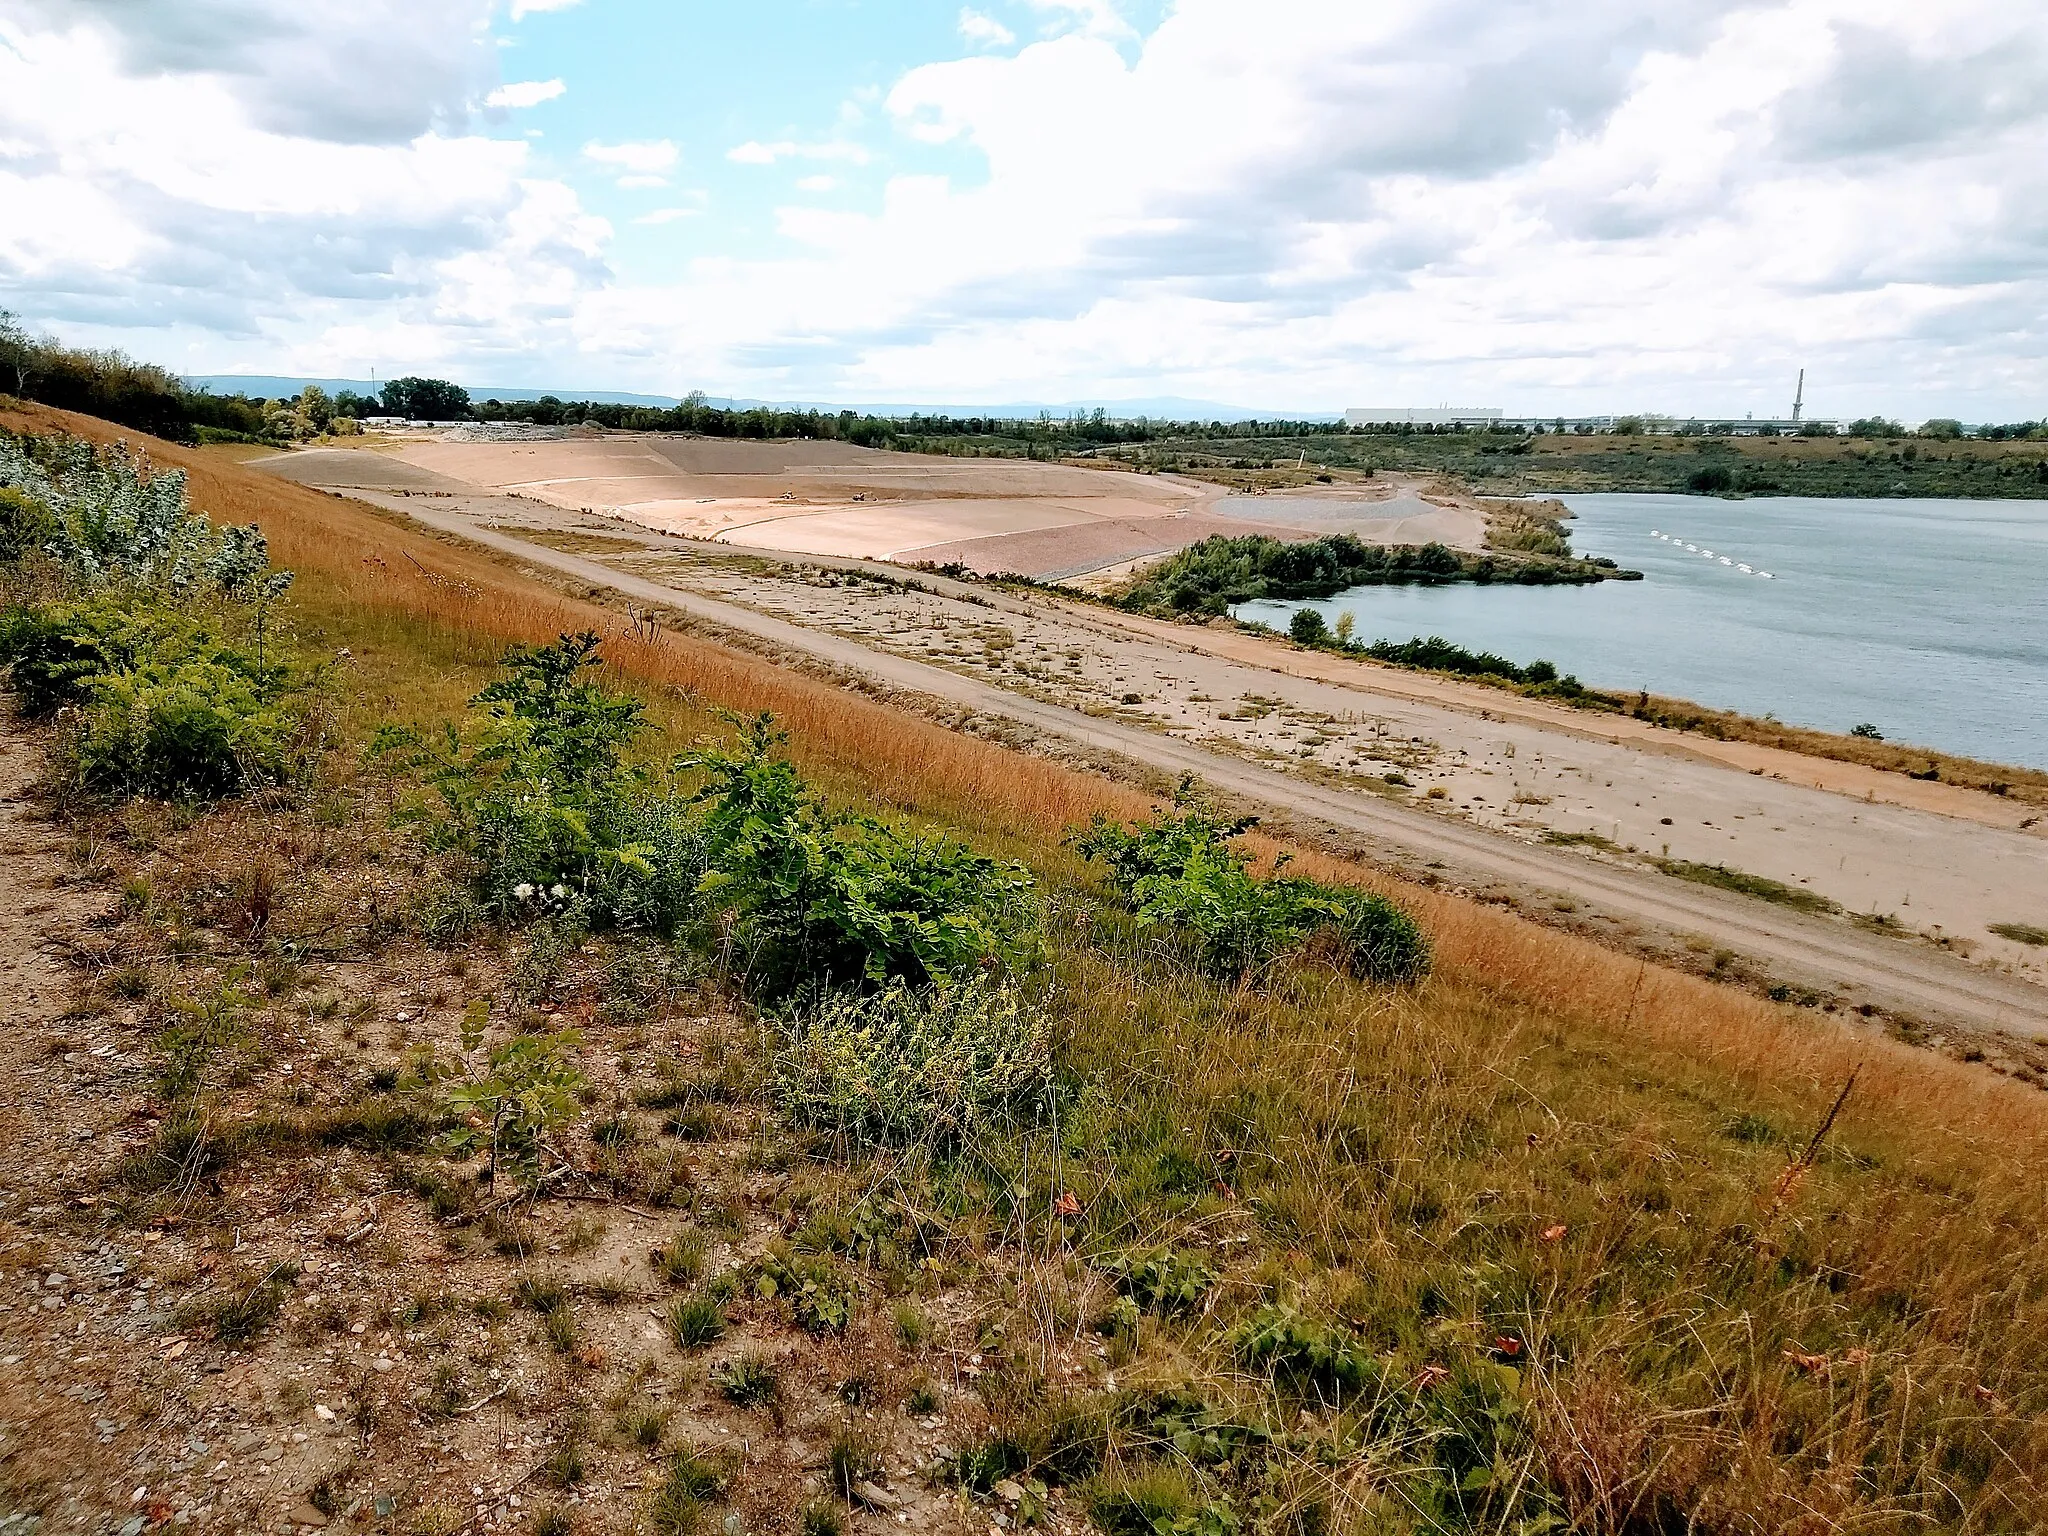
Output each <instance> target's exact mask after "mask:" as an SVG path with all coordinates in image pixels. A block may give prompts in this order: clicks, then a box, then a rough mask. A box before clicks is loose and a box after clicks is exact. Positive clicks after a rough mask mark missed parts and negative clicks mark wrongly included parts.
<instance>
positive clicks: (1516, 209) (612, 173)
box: [0, 0, 2048, 421]
mask: <svg viewBox="0 0 2048 1536" xmlns="http://www.w3.org/2000/svg"><path fill="white" fill-rule="evenodd" d="M0 308H5V309H9V310H12V311H14V312H15V313H16V314H17V315H19V316H20V317H21V319H22V320H23V321H24V322H26V323H27V324H29V325H30V326H31V327H32V328H35V329H38V330H43V331H47V332H49V333H51V334H54V335H56V336H58V337H60V338H62V339H63V340H65V341H67V342H71V343H73V344H85V345H93V346H114V347H120V348H122V349H124V350H126V351H128V352H129V353H131V354H132V355H135V356H137V357H141V358H145V359H147V360H150V361H155V362H161V363H163V364H165V365H166V366H169V367H172V368H175V369H178V370H180V371H183V372H187V373H266V374H286V375H299V376H317V377H340V378H368V377H370V376H372V375H373V374H374V375H375V376H377V377H382V378H388V377H391V376H394V375H396V374H401V373H425V374H433V375H439V376H445V377H451V378H455V379H459V380H461V381H464V382H467V383H470V384H475V385H500V386H529V387H548V388H559V389H566V390H571V391H573V390H574V389H577V388H583V389H591V390H638V391H644V392H647V393H656V394H669V395H680V394H683V393H685V392H687V391H688V390H691V389H699V388H701V389H703V390H705V391H707V392H708V393H710V394H712V395H714V396H728V395H740V396H747V397H753V398H765V399H791V400H795V399H801V400H830V401H845V402H861V401H892V402H928V403H941V404H948V405H974V404H985V403H996V402H1012V401H1020V400H1042V401H1047V402H1062V401H1070V400H1082V399H1101V400H1119V399H1137V398H1149V397H1157V396H1164V395H1171V396H1181V397H1191V398H1197V399H1205V400H1217V401H1223V402H1228V403H1232V404H1237V405H1244V406H1249V407H1252V408H1256V409H1261V410H1269V411H1276V412H1277V411H1290V410H1291V411H1303V412H1307V411H1317V412H1325V411H1335V410H1341V409H1344V408H1345V407H1347V406H1354V405H1372V406H1387V405H1407V406H1434V405H1441V404H1456V405H1480V406H1485V405H1492V406H1501V407H1503V408H1505V409H1507V410H1509V411H1510V412H1515V413H1532V414H1533V413H1542V414H1552V413H1560V414H1586V413H1595V412H1609V411H1669V412H1674V413H1682V414H1683V413H1695V412H1698V413H1716V414H1721V413H1737V412H1743V411H1753V412H1755V413H1756V414H1758V415H1767V414H1782V413H1784V412H1785V411H1786V410H1788V409H1789V407H1790V404H1791V395H1792V388H1793V382H1794V378H1795V376H1796V373H1797V371H1798V370H1799V369H1800V368H1801V367H1804V368H1805V369H1806V370H1807V375H1808V383H1807V406H1808V412H1809V414H1811V415H1819V416H1830V415H1832V416H1838V417H1842V418H1845V419H1846V418H1849V417H1853V416H1859V415H1865V414H1870V413H1882V414H1885V415H1892V416H1898V417H1901V418H1903V419H1906V420H1908V421H1916V420H1921V419H1925V418H1926V417H1929V416H1957V417H1961V418H1963V419H1964V420H1970V421H2003V420H2018V419H2026V418H2033V417H2040V416H2042V415H2044V414H2048V0H1995V3H1994V0H1933V3H1930V0H1777V3H1772V0H1762V3H1752V4H1726V3H1715V0H1663V3H1660V4H1659V5H1656V6H1646V5H1643V4H1641V3H1640V0H983V3H981V4H978V5H972V6H967V7H965V8H963V7H962V6H960V5H959V4H957V3H947V4H942V3H936V0H750V3H748V4H744V5H733V4H730V3H727V4H720V5H712V4H706V3H701V0H347V3H345V4H340V5H322V4H307V3H305V0H177V3H176V4H154V3H138V0H0Z"/></svg>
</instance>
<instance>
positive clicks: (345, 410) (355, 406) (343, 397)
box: [334, 389, 384, 421]
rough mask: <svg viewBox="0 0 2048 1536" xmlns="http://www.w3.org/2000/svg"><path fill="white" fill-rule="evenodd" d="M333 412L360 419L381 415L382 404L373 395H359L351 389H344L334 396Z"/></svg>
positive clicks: (382, 412)
mask: <svg viewBox="0 0 2048 1536" xmlns="http://www.w3.org/2000/svg"><path fill="white" fill-rule="evenodd" d="M334 414H335V415H337V416H353V417H355V418H356V419H357V420H359V421H360V420H361V419H362V418H363V417H365V416H381V415H383V414H384V405H383V402H382V401H380V400H379V399H378V398H377V397H376V396H375V395H359V394H357V393H356V392H355V391H354V390H352V389H344V390H341V391H339V392H338V393H337V394H336V395H335V397H334Z"/></svg>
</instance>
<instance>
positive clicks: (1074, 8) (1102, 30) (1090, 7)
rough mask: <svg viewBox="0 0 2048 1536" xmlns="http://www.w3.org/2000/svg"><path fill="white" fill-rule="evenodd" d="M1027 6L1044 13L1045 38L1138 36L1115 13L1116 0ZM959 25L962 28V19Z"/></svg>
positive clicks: (1045, 0) (1044, 1)
mask: <svg viewBox="0 0 2048 1536" xmlns="http://www.w3.org/2000/svg"><path fill="white" fill-rule="evenodd" d="M1027 3H1028V4H1029V5H1030V6H1031V8H1032V9H1033V10H1034V11H1042V12H1044V13H1045V15H1046V18H1047V19H1046V23H1045V30H1046V34H1047V35H1048V36H1054V37H1056V36H1061V35H1063V34H1065V33H1068V32H1078V33H1080V34H1081V35H1082V36H1084V37H1108V38H1116V39H1119V40H1122V39H1127V38H1135V37H1136V36H1137V35H1138V33H1137V29H1136V28H1134V27H1133V26H1132V25H1131V24H1130V23H1129V22H1128V21H1125V20H1124V18H1123V15H1122V13H1121V12H1119V11H1118V10H1117V8H1116V4H1115V0H1027ZM962 26H963V28H964V26H965V18H964V17H963V18H962Z"/></svg>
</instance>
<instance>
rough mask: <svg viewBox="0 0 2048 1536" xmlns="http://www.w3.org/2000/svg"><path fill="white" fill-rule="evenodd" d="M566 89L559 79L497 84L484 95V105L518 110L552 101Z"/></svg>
mask: <svg viewBox="0 0 2048 1536" xmlns="http://www.w3.org/2000/svg"><path fill="white" fill-rule="evenodd" d="M568 89H569V88H568V87H567V86H566V85H564V84H562V82H561V81H559V80H519V81H515V82H513V83H512V84H510V85H501V86H499V87H498V88H497V89H496V90H494V91H492V92H491V93H490V94H489V95H488V96H486V97H484V105H485V106H487V107H503V108H507V109H510V110H512V111H518V110H520V109H522V108H525V107H537V106H539V105H540V104H541V103H542V102H544V101H553V100H554V99H555V98H556V97H558V96H561V95H563V94H564V93H566V92H567V91H568Z"/></svg>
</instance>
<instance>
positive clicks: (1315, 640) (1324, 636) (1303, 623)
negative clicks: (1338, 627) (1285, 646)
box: [1287, 608, 1330, 646]
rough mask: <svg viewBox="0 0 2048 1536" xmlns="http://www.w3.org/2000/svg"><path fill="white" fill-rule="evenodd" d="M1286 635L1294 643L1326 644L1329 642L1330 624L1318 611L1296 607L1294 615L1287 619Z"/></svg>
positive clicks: (1308, 644)
mask: <svg viewBox="0 0 2048 1536" xmlns="http://www.w3.org/2000/svg"><path fill="white" fill-rule="evenodd" d="M1287 633H1288V636H1289V637H1290V638H1291V639H1292V640H1293V641H1294V643H1295V644H1296V645H1307V646H1317V645H1327V644H1329V642H1330V626H1329V623H1328V622H1327V621H1326V620H1325V619H1324V618H1323V616H1322V615H1321V614H1320V613H1317V612H1316V611H1315V609H1313V608H1297V609H1295V610H1294V617H1293V618H1291V619H1289V620H1288V621H1287Z"/></svg>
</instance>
